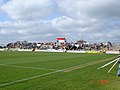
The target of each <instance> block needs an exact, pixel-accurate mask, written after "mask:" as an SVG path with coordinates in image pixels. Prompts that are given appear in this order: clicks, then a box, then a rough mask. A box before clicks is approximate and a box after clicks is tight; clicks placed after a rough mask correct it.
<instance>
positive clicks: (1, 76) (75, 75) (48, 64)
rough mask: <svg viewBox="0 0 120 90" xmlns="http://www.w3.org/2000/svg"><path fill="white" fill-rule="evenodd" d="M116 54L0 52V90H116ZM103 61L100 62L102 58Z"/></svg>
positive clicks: (117, 81) (117, 78) (117, 86)
mask: <svg viewBox="0 0 120 90" xmlns="http://www.w3.org/2000/svg"><path fill="white" fill-rule="evenodd" d="M116 57H117V55H107V54H77V53H75V54H73V53H44V52H0V90H119V87H120V85H119V84H120V78H119V77H116V74H117V69H118V65H116V66H115V68H114V69H113V70H112V71H111V72H110V73H109V74H108V73H107V71H108V70H109V68H110V67H111V65H110V66H107V67H106V68H103V69H100V70H97V68H98V67H100V66H101V65H103V64H105V63H107V62H109V61H111V60H113V59H115V58H116ZM102 61H103V62H102ZM66 71H67V72H66Z"/></svg>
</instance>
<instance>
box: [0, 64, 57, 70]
mask: <svg viewBox="0 0 120 90" xmlns="http://www.w3.org/2000/svg"><path fill="white" fill-rule="evenodd" d="M0 66H5V67H14V68H26V69H38V70H58V69H49V68H38V67H25V66H16V65H8V64H0Z"/></svg>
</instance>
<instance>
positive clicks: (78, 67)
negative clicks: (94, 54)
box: [63, 57, 116, 72]
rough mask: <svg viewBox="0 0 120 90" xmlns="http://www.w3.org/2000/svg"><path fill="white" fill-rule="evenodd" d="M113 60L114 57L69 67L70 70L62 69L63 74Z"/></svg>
mask: <svg viewBox="0 0 120 90" xmlns="http://www.w3.org/2000/svg"><path fill="white" fill-rule="evenodd" d="M115 58H116V57H112V58H107V59H104V60H99V61H94V62H90V63H86V64H82V65H79V66H74V67H70V68H67V69H64V70H63V72H70V71H73V70H77V69H80V68H84V67H87V66H91V65H95V64H98V63H101V62H105V61H109V60H112V59H115Z"/></svg>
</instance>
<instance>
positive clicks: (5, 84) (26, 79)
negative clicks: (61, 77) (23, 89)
mask: <svg viewBox="0 0 120 90" xmlns="http://www.w3.org/2000/svg"><path fill="white" fill-rule="evenodd" d="M58 72H61V70H57V71H54V72H50V73H46V74H42V75H38V76H34V77H30V78H25V79H21V80H16V81H13V82H8V83H3V84H0V87H3V86H8V85H11V84H15V83H20V82H24V81H28V80H32V79H36V78H39V77H43V76H47V75H50V74H54V73H58Z"/></svg>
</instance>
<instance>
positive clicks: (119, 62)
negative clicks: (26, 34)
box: [98, 55, 120, 77]
mask: <svg viewBox="0 0 120 90" xmlns="http://www.w3.org/2000/svg"><path fill="white" fill-rule="evenodd" d="M114 62H115V63H114ZM112 63H114V64H113V66H112V67H111V68H110V69H109V70H108V73H109V72H110V71H111V70H112V69H113V68H114V66H115V65H116V64H117V63H118V64H119V67H118V72H117V76H118V77H119V76H120V55H119V56H118V58H117V59H115V60H113V61H111V62H109V63H107V64H105V65H103V66H101V67H99V68H98V69H101V68H104V67H106V66H108V65H110V64H112Z"/></svg>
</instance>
